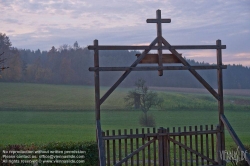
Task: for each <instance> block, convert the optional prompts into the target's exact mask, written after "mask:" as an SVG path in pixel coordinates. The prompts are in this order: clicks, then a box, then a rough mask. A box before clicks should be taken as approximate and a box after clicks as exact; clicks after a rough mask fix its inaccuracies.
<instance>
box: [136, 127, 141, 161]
mask: <svg viewBox="0 0 250 166" xmlns="http://www.w3.org/2000/svg"><path fill="white" fill-rule="evenodd" d="M135 132H136V134H139V130H138V129H136V130H135ZM138 148H139V138H136V149H138ZM139 164H140V157H139V153H137V154H136V165H139Z"/></svg>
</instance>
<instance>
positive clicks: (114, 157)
mask: <svg viewBox="0 0 250 166" xmlns="http://www.w3.org/2000/svg"><path fill="white" fill-rule="evenodd" d="M112 134H113V135H115V130H112ZM112 147H113V165H115V164H116V142H115V139H114V140H113V144H112Z"/></svg>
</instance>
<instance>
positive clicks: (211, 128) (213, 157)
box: [210, 125, 215, 160]
mask: <svg viewBox="0 0 250 166" xmlns="http://www.w3.org/2000/svg"><path fill="white" fill-rule="evenodd" d="M213 129H214V126H213V125H211V126H210V130H213ZM211 146H212V148H211V149H212V150H211V153H212V159H213V160H214V159H215V153H214V134H211Z"/></svg>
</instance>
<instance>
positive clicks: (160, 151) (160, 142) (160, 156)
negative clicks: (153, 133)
mask: <svg viewBox="0 0 250 166" xmlns="http://www.w3.org/2000/svg"><path fill="white" fill-rule="evenodd" d="M162 132H163V128H162V127H160V128H159V129H158V133H162ZM163 153H164V152H163V140H162V136H160V135H158V160H159V166H164V161H163Z"/></svg>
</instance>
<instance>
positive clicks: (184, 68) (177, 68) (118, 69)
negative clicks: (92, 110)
mask: <svg viewBox="0 0 250 166" xmlns="http://www.w3.org/2000/svg"><path fill="white" fill-rule="evenodd" d="M218 68H222V69H226V68H227V66H226V65H221V66H217V65H216V66H215V65H211V66H163V67H160V66H144V67H90V68H89V71H96V70H99V71H128V70H131V71H153V70H191V69H192V70H207V69H218Z"/></svg>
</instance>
